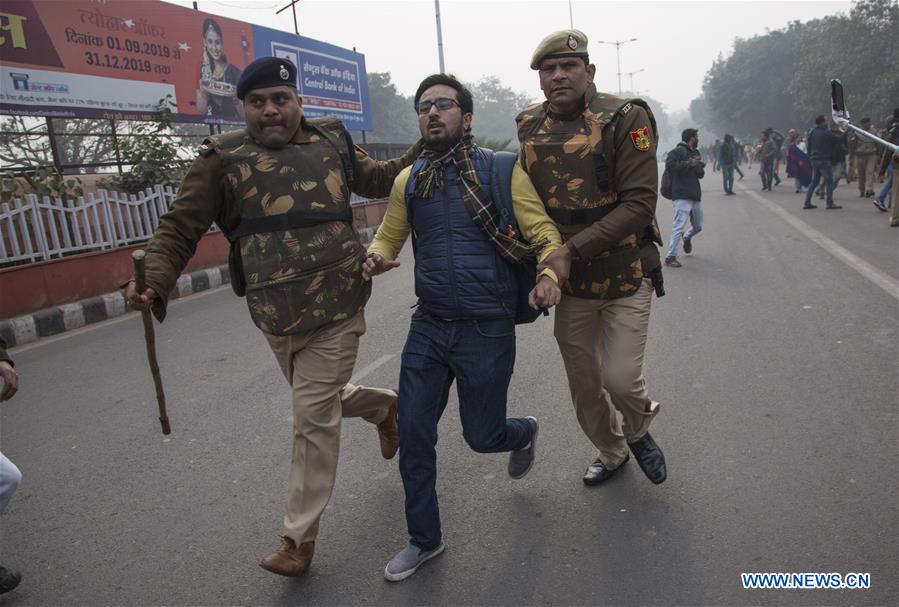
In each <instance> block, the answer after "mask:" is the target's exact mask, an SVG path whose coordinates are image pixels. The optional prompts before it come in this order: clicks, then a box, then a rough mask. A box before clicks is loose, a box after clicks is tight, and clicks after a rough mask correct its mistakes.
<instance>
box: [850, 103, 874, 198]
mask: <svg viewBox="0 0 899 607" xmlns="http://www.w3.org/2000/svg"><path fill="white" fill-rule="evenodd" d="M861 125H862V128H863V129H865V130H866V131H868V132H869V133H873V129H872V127H871V119H870V118H862V121H861ZM852 141H853V142H854V145H853V146H852V147H853V148H854V149H855V163H856V164H855V166H856V170H857V175H858V196H859V198H871V197H872V196H874V187H875V186H876V185H877V182H876V181H875V175H876V174H877V160H878V156H877V155H878V152H880V149H879V148H878V146H877V144H876V143H875V142H874V140H873V139H868V138H867V137H865V136H863V135H858V134H857V133H855V132H854V131H853V133H852Z"/></svg>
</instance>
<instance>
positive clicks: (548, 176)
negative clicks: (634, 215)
mask: <svg viewBox="0 0 899 607" xmlns="http://www.w3.org/2000/svg"><path fill="white" fill-rule="evenodd" d="M635 105H639V106H640V107H642V108H643V109H645V110H646V112H647V113H648V114H649V119H650V124H651V131H652V132H644V133H637V134H636V135H635V136H636V137H637V138H639V141H635V145H640V146H643V145H645V146H647V149H648V148H649V146H652V145H653V144H655V143H656V142H657V140H658V135H657V129H656V123H655V118H654V117H653V115H652V111H651V110H650V109H649V106H648V105H647V104H646V102H645V101H643V100H641V99H623V98H621V97H615V96H612V95H604V94H602V93H595V94H594V95H593V96H592V97H591V99H590V102H589V103H588V104H587V107H586V108H585V109H584V111H583V112H582V113H581V114H580V115H579V116H577V117H576V118H575V119H573V120H559V119H557V118H554V117H552V116H550V115H548V113H547V111H546V110H547V107H548V103H542V104H535V105H532V106H530V107H527V108H525V109H524V110H523V111H522V112H521V113H520V114H519V115H518V117H517V118H516V122H517V123H518V139H519V141H520V143H521V159H522V166H523V167H524V169H525V171H526V172H527V173H528V175H529V176H530V178H531V181H532V182H533V183H534V187H535V188H536V189H537V192H538V193H539V194H540V197H541V198H542V199H543V203H544V205H545V207H546V212H547V214H548V215H549V216H550V217H551V218H552V219H553V221H555V222H556V224H557V225H558V226H559V231H560V232H561V234H562V238H563V240H568V239H569V238H570V237H571V236H573V235H575V234H577V233H578V232H580V231H581V230H583V229H584V228H586V227H587V226H589V225H590V224H592V223H594V222H596V221H601V220H602V218H603V217H605V216H606V215H608V214H609V213H610V212H612V211H613V210H614V209H615V208H617V207H618V204H619V201H618V192H617V191H616V190H615V146H614V141H615V128H616V126H617V124H618V122H619V120H620V118H621V116H623V115H624V114H626V113H627V112H629V111H630V110H631V109H632V108H633V106H635ZM632 136H634V135H632ZM653 242H656V243H658V244H661V243H662V237H661V233H660V232H659V228H658V225H657V224H656V221H655V218H653V220H652V222H651V224H650V225H648V226H646V228H645V229H644V230H642V231H640V232H637V233H634V234H630V235H628V236H627V237H626V238H624V239H622V240H621V241H620V242H619V243H618V244H617V246H615V247H613V248H611V249H608V250H605V251H602V252H601V253H599V254H598V255H596V256H595V257H590V258H580V259H575V260H573V261H572V265H571V275H570V276H569V279H568V283H567V284H566V285H565V286H564V287H563V290H564V292H565V293H567V294H569V295H573V296H575V297H586V298H590V299H614V298H618V297H626V296H628V295H633V294H634V293H635V292H636V291H637V289H639V288H640V284H641V281H642V280H643V278H644V272H643V266H642V262H641V252H640V248H641V247H643V246H652V243H653Z"/></svg>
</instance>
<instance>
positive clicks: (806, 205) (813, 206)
mask: <svg viewBox="0 0 899 607" xmlns="http://www.w3.org/2000/svg"><path fill="white" fill-rule="evenodd" d="M802 208H803V209H817V208H818V205H816V204H812V203H810V202H807V203H805V204H804V205H802Z"/></svg>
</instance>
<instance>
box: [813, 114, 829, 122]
mask: <svg viewBox="0 0 899 607" xmlns="http://www.w3.org/2000/svg"><path fill="white" fill-rule="evenodd" d="M825 122H827V118H826V117H825V116H824V114H821V115H820V116H818V117H817V118H815V124H824V123H825Z"/></svg>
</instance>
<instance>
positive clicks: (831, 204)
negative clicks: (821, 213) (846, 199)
mask: <svg viewBox="0 0 899 607" xmlns="http://www.w3.org/2000/svg"><path fill="white" fill-rule="evenodd" d="M827 208H828V209H842V208H843V207H842V206H840V205H838V204H834V203H832V202H831V203H830V204H829V205H827Z"/></svg>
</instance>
